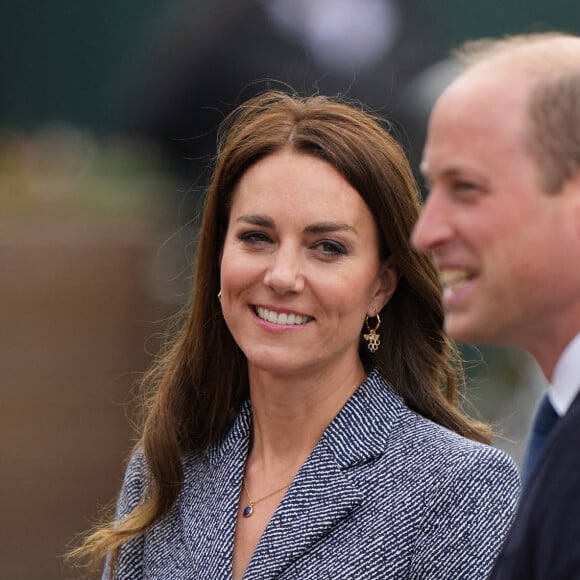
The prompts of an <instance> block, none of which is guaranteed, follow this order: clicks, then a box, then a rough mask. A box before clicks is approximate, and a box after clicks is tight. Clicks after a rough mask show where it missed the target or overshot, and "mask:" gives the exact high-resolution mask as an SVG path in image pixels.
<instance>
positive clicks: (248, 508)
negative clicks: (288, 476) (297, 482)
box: [242, 477, 292, 518]
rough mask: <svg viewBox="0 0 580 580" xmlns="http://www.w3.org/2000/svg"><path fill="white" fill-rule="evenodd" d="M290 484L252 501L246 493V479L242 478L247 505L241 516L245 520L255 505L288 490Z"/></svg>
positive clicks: (252, 511)
mask: <svg viewBox="0 0 580 580" xmlns="http://www.w3.org/2000/svg"><path fill="white" fill-rule="evenodd" d="M291 483H292V482H290V483H287V484H286V485H284V486H282V487H281V488H279V489H275V490H274V491H271V492H270V493H269V494H268V495H265V496H264V497H261V498H260V499H257V500H255V501H252V498H251V497H250V494H249V492H248V488H247V487H246V478H245V477H242V486H243V488H244V491H245V492H246V495H247V496H248V505H247V506H246V507H245V508H244V509H243V511H242V515H243V516H244V517H245V518H249V517H250V516H251V515H252V514H253V513H254V506H255V505H256V504H257V503H260V502H261V501H264V500H265V499H268V498H269V497H272V496H273V495H274V494H276V493H280V492H281V491H282V490H284V489H287V488H289V487H290V484H291Z"/></svg>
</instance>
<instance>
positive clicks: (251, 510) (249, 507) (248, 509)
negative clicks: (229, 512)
mask: <svg viewBox="0 0 580 580" xmlns="http://www.w3.org/2000/svg"><path fill="white" fill-rule="evenodd" d="M253 513H254V506H253V505H252V504H250V505H247V506H246V507H245V508H244V511H243V512H242V515H243V516H244V517H245V518H249V517H250V516H251V515H252V514H253Z"/></svg>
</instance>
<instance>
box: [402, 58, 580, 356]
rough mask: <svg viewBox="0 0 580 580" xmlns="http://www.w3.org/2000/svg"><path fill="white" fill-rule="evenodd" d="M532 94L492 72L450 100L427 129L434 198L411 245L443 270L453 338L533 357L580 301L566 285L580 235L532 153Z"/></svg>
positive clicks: (457, 86)
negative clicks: (528, 130)
mask: <svg viewBox="0 0 580 580" xmlns="http://www.w3.org/2000/svg"><path fill="white" fill-rule="evenodd" d="M526 91H527V89H526V82H525V80H524V81H523V82H522V79H521V78H520V79H519V80H518V79H517V78H514V77H513V76H512V77H510V76H509V75H505V74H504V75H501V74H499V73H496V74H494V73H493V71H491V72H490V71H489V69H488V70H487V72H486V74H482V72H481V71H479V73H477V72H474V71H471V72H468V73H466V74H465V75H464V76H463V77H462V78H460V80H459V81H456V82H455V83H454V85H452V86H451V87H450V88H449V89H448V90H447V91H446V93H444V95H443V96H442V97H441V99H440V100H439V102H438V103H437V105H436V107H435V109H434V111H433V114H432V117H431V120H430V124H429V130H428V136H427V142H426V145H425V150H424V156H423V170H424V173H425V176H426V177H427V179H428V181H429V183H430V193H429V195H428V198H427V201H426V203H425V206H424V209H423V212H422V215H421V217H420V219H419V221H418V223H417V224H416V227H415V230H414V232H413V238H412V241H413V244H414V245H415V246H416V247H417V248H418V249H419V250H422V251H425V252H432V253H433V256H434V258H435V261H436V263H437V265H438V267H439V269H440V271H441V277H442V281H443V283H444V298H443V301H444V307H445V313H446V318H445V328H446V331H447V332H448V333H449V335H450V336H451V337H452V338H455V339H457V340H460V341H469V342H479V343H498V344H508V345H513V346H519V347H522V348H526V349H528V350H532V352H533V351H534V349H535V347H534V345H535V344H537V343H538V342H539V341H541V340H544V341H545V340H546V334H545V333H546V332H548V328H547V325H548V324H553V321H554V317H558V315H559V314H561V313H562V312H566V307H567V305H568V306H569V303H570V302H571V301H573V300H575V301H577V296H576V294H577V292H576V290H575V289H574V291H573V292H572V290H571V288H570V286H571V285H570V284H566V283H564V284H563V285H562V282H563V280H562V277H565V276H566V272H567V271H569V270H570V268H574V269H577V265H575V264H574V265H572V262H571V261H570V258H569V256H568V255H567V252H566V247H567V242H568V241H569V240H571V239H573V238H575V237H577V233H576V231H575V225H574V219H573V216H571V215H570V213H574V212H570V211H568V209H569V205H567V204H568V197H569V196H567V195H565V193H564V192H560V193H558V194H553V195H549V194H547V193H545V192H544V191H542V190H541V188H540V183H541V181H540V176H539V172H538V168H537V167H536V165H535V163H534V162H533V160H532V158H531V157H530V156H529V154H528V153H527V151H526V148H525V139H526V137H525V111H526ZM562 286H563V287H562Z"/></svg>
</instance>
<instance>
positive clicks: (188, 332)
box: [76, 92, 490, 566]
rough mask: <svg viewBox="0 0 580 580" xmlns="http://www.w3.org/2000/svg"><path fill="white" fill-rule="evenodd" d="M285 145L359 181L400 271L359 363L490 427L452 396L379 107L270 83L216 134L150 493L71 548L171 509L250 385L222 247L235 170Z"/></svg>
mask: <svg viewBox="0 0 580 580" xmlns="http://www.w3.org/2000/svg"><path fill="white" fill-rule="evenodd" d="M282 148H292V149H293V150H295V151H297V152H301V153H304V154H307V155H312V156H316V157H319V158H321V159H324V160H326V161H327V162H328V163H330V164H332V165H333V166H334V167H335V168H336V169H337V170H338V171H339V172H340V173H341V174H342V176H343V177H344V178H345V179H346V180H347V181H348V182H349V183H350V184H351V185H352V187H354V189H356V190H357V191H358V192H359V194H360V195H361V197H362V198H363V199H364V201H365V202H366V204H367V205H368V207H369V208H370V210H371V213H372V214H373V216H374V218H375V220H376V224H377V228H378V232H379V238H380V244H381V248H380V251H381V254H382V257H383V258H384V259H386V258H387V257H389V256H392V259H394V262H395V265H396V268H397V270H398V272H399V275H400V279H399V283H398V286H397V289H396V291H395V293H394V295H393V297H392V298H391V300H390V301H389V303H388V304H387V305H386V306H385V308H384V309H383V310H382V311H381V312H380V316H381V319H382V325H381V333H382V336H381V346H380V348H379V349H378V351H377V352H376V353H374V354H371V353H370V352H369V351H368V349H367V348H366V344H364V341H363V339H362V329H361V344H360V348H359V351H360V355H361V358H362V360H363V363H364V365H365V367H366V368H367V370H369V369H370V368H371V367H375V366H376V367H377V368H378V369H379V370H380V372H381V373H382V375H383V376H384V378H385V379H386V380H387V381H388V382H389V383H390V385H391V386H392V387H393V389H395V391H397V392H398V393H399V394H400V395H401V396H402V397H403V399H404V400H405V402H406V403H407V405H408V406H409V407H410V408H412V409H414V410H415V411H416V412H418V413H420V414H421V415H423V416H425V417H427V418H429V419H431V420H433V421H435V422H436V423H439V424H440V425H443V426H444V427H447V428H449V429H451V430H453V431H456V432H457V433H460V434H461V435H464V436H466V437H469V438H471V439H474V440H477V441H483V442H488V441H489V435H490V433H489V430H488V429H487V427H486V426H485V425H482V424H481V423H478V422H476V421H473V420H471V419H469V418H467V417H466V416H465V415H463V414H462V412H461V411H460V410H459V409H458V407H457V396H458V379H457V376H458V375H457V368H455V366H454V364H453V363H454V359H455V350H454V348H453V346H452V344H451V343H450V342H449V340H448V339H447V338H446V337H445V335H444V334H443V330H442V329H443V311H442V305H441V286H440V282H439V279H438V276H437V272H436V271H435V268H434V266H433V264H432V262H431V261H430V260H429V258H427V257H425V256H423V255H421V254H419V253H417V252H416V251H414V250H413V249H412V247H411V245H410V243H409V239H410V235H411V230H412V227H413V224H414V223H415V221H416V219H417V217H418V212H419V208H420V197H419V193H418V190H417V186H416V184H415V180H414V178H413V175H412V171H411V169H410V167H409V163H408V161H407V159H406V156H405V154H404V152H403V150H402V149H401V147H400V146H399V144H398V143H397V142H396V141H395V139H393V137H391V135H390V134H389V132H388V131H387V130H386V129H385V128H384V127H383V126H382V124H381V121H380V120H379V119H378V118H375V117H373V116H372V115H370V114H368V113H365V112H363V111H362V110H360V108H358V107H356V106H354V105H351V104H346V103H344V102H341V101H339V100H336V99H331V98H327V97H322V96H314V97H308V98H301V97H297V96H290V95H288V94H285V93H281V92H268V93H265V94H263V95H261V96H258V97H255V98H253V99H250V100H249V101H247V102H246V103H244V104H243V105H241V106H240V107H239V108H238V109H237V110H236V111H234V112H233V113H232V114H231V115H230V116H229V117H227V118H226V120H225V121H224V123H223V125H222V127H221V130H220V133H219V141H218V152H217V156H216V162H215V167H214V171H213V175H212V179H211V182H210V185H209V188H208V192H207V199H206V203H205V209H204V215H203V220H202V224H201V229H200V233H199V241H198V248H197V255H196V264H195V270H194V284H193V288H192V293H191V297H190V302H189V304H188V306H187V308H186V309H185V318H184V321H183V324H182V326H181V329H180V331H179V333H178V334H177V336H176V338H175V340H174V342H173V343H172V344H171V345H170V347H169V348H168V349H167V351H166V352H165V354H164V355H163V356H161V357H160V358H159V359H158V362H157V363H156V365H155V366H154V368H153V369H152V370H151V371H150V373H149V374H148V375H147V377H146V383H147V385H148V386H149V387H150V388H151V396H150V398H149V403H148V406H147V414H146V420H145V422H144V426H143V430H142V434H141V438H140V440H139V443H138V447H140V448H142V449H143V451H144V455H145V458H146V461H147V466H148V469H149V481H148V484H147V489H146V494H145V496H144V498H143V500H142V501H141V503H140V504H139V505H138V506H137V507H136V508H135V509H134V510H133V512H132V513H131V514H129V516H128V517H126V518H125V519H123V520H122V521H118V522H116V521H113V522H111V523H109V524H106V525H105V526H103V527H101V528H100V529H98V530H97V531H96V532H94V533H93V534H91V535H90V536H89V537H88V538H87V540H85V543H84V544H83V546H82V547H81V548H80V549H78V550H77V551H76V555H85V556H86V555H89V556H91V557H92V558H93V559H94V560H100V559H101V558H102V557H103V556H105V555H106V554H107V553H108V554H110V556H111V558H110V562H111V564H112V565H113V566H114V563H115V561H116V558H117V555H118V553H119V549H120V547H121V546H122V545H123V544H124V543H125V542H127V541H128V540H130V539H132V538H134V537H137V536H139V535H141V534H143V533H144V532H145V531H146V530H147V529H148V528H149V527H150V526H151V525H152V524H153V523H154V522H156V521H157V520H158V519H159V518H161V517H162V516H163V515H164V514H166V513H167V512H168V511H169V510H170V509H171V507H172V505H173V504H174V502H175V500H176V498H177V496H178V494H179V492H180V489H181V486H182V483H183V469H182V458H183V457H184V456H185V455H186V454H202V453H204V452H205V451H206V450H207V449H208V447H209V446H211V445H213V444H214V443H216V442H217V441H219V440H220V438H222V437H223V436H224V435H225V433H226V431H227V430H228V427H229V426H230V424H231V422H232V420H233V418H234V417H235V416H236V413H237V412H238V410H239V409H240V406H241V404H242V402H243V401H244V400H245V399H246V397H247V396H248V373H247V366H246V360H245V358H244V355H243V354H242V352H241V351H240V349H239V348H238V346H237V345H236V343H235V342H234V340H233V338H232V336H231V334H230V332H229V330H228V328H227V326H226V324H225V321H224V319H223V317H222V316H221V310H220V304H219V300H218V292H219V289H220V288H219V285H220V254H221V250H222V247H223V244H224V238H225V234H226V229H227V225H228V218H229V212H230V207H231V204H232V195H233V193H234V191H235V188H236V185H237V183H238V182H239V180H240V178H241V176H242V175H243V174H244V172H245V171H246V170H247V169H248V168H249V167H250V166H251V165H253V164H254V163H256V162H257V161H258V160H260V159H262V158H264V157H266V156H268V155H271V154H272V153H274V152H276V151H278V150H280V149H282Z"/></svg>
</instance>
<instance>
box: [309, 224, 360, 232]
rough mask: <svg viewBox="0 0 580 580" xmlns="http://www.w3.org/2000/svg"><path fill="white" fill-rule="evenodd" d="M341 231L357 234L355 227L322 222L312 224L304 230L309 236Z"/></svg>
mask: <svg viewBox="0 0 580 580" xmlns="http://www.w3.org/2000/svg"><path fill="white" fill-rule="evenodd" d="M339 231H351V232H354V233H355V234H356V233H357V231H356V229H355V228H354V227H353V226H350V225H348V224H344V223H341V222H321V223H317V224H311V225H309V226H306V227H305V228H304V232H305V233H307V234H324V233H327V232H339Z"/></svg>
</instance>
